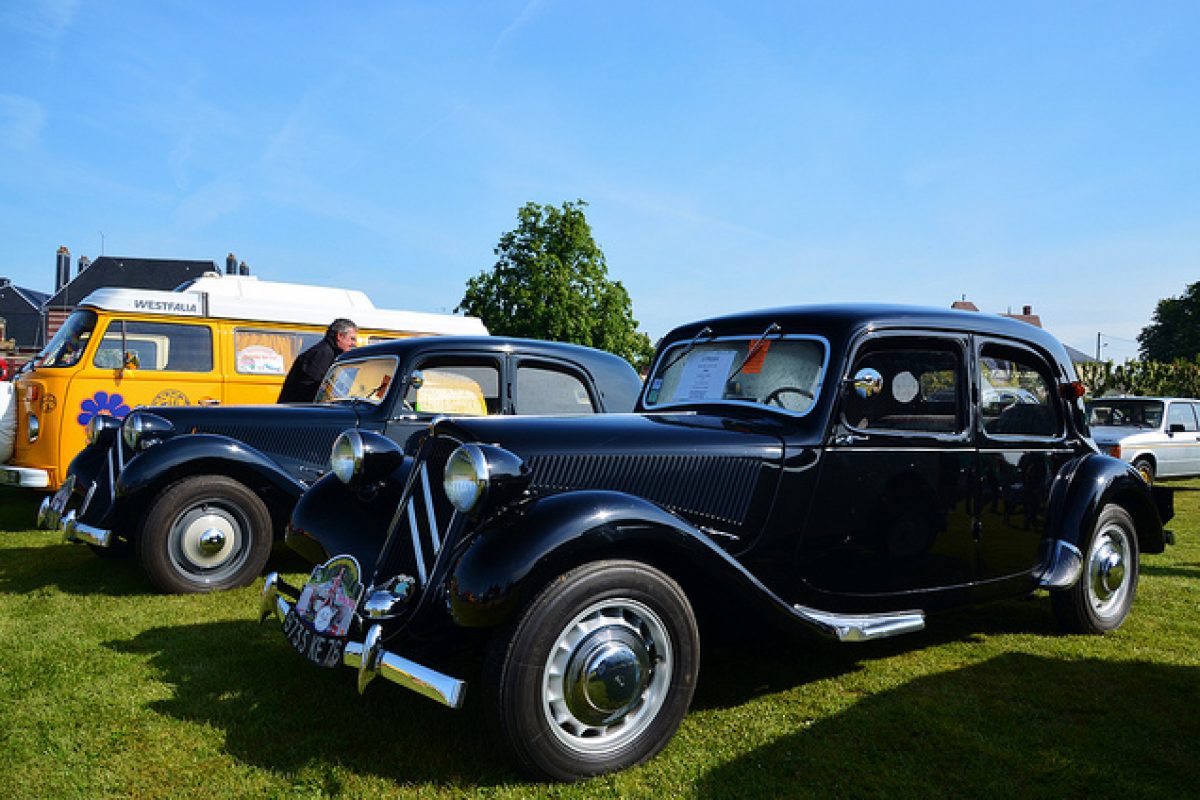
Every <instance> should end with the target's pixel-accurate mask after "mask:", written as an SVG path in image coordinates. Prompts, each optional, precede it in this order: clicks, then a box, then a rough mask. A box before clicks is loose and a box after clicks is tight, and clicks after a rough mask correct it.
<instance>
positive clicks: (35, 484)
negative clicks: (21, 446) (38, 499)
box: [0, 465, 50, 489]
mask: <svg viewBox="0 0 1200 800" xmlns="http://www.w3.org/2000/svg"><path fill="white" fill-rule="evenodd" d="M0 484H3V485H5V486H21V487H24V488H26V489H46V488H49V486H50V471H49V470H44V469H35V468H33V467H10V466H8V465H5V466H2V467H0Z"/></svg>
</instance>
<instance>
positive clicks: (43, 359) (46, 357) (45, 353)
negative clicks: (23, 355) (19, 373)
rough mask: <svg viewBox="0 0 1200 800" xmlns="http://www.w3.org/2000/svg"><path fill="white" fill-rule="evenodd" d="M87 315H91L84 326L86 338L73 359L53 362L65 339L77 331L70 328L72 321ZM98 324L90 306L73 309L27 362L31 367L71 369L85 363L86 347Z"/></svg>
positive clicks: (97, 317)
mask: <svg viewBox="0 0 1200 800" xmlns="http://www.w3.org/2000/svg"><path fill="white" fill-rule="evenodd" d="M89 316H90V317H91V325H90V326H89V327H87V328H86V332H87V340H86V341H84V343H83V346H82V347H80V348H79V349H78V350H76V351H75V353H76V357H75V360H74V361H72V362H71V363H70V364H58V363H53V362H56V361H58V358H59V356H60V355H61V354H62V352H63V350H64V348H65V346H66V344H67V341H68V340H69V339H70V338H71V337H72V336H74V335H75V334H76V333H77V331H73V330H72V323H73V322H74V321H76V320H79V319H83V318H86V317H89ZM99 324H100V315H99V314H97V313H96V311H95V310H93V309H91V308H77V309H75V310H74V311H72V312H71V314H70V315H69V316H68V317H67V318H66V320H64V321H63V324H62V325H61V326H59V329H58V330H57V331H55V332H54V336H53V337H51V339H50V341H48V342H46V346H45V347H43V348H42V349H41V350H39V351H38V354H37V355H36V356H34V357H33V358H32V359H30V362H29V363H30V364H32V365H33V369H72V368H74V367H79V366H82V365H83V364H84V363H86V359H85V358H84V355H85V354H86V353H87V351H88V348H89V347H91V344H92V340H93V339H95V338H96V337H95V333H96V327H97V326H98V325H99Z"/></svg>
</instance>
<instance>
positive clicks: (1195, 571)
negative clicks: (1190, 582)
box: [1141, 561, 1200, 578]
mask: <svg viewBox="0 0 1200 800" xmlns="http://www.w3.org/2000/svg"><path fill="white" fill-rule="evenodd" d="M1141 573H1142V574H1143V575H1157V576H1163V577H1169V578H1200V564H1174V565H1172V566H1169V567H1156V566H1146V562H1144V561H1143V562H1142V566H1141Z"/></svg>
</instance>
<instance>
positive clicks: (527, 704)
mask: <svg viewBox="0 0 1200 800" xmlns="http://www.w3.org/2000/svg"><path fill="white" fill-rule="evenodd" d="M699 658H700V635H699V631H698V630H697V627H696V619H695V616H694V615H693V613H692V608H691V605H690V604H689V603H688V600H687V597H686V596H685V595H684V593H683V590H682V589H680V588H679V586H678V585H677V584H676V583H675V582H674V581H673V580H671V579H670V578H669V577H667V576H666V575H664V574H663V573H661V572H659V571H658V570H656V569H654V568H652V567H649V566H647V565H645V564H641V563H638V562H634V561H598V562H594V563H591V564H585V565H584V566H582V567H578V568H576V569H574V570H572V571H570V572H568V573H566V574H565V575H561V576H559V577H558V578H556V579H555V580H554V581H552V582H551V583H550V584H549V585H548V586H547V587H546V588H544V589H543V590H542V591H541V592H540V593H539V594H538V595H537V596H536V597H535V598H534V599H533V600H532V601H531V602H530V603H529V605H528V606H527V607H526V608H525V609H524V611H522V612H521V613H520V614H519V615H518V616H517V618H516V620H515V622H514V623H513V624H512V625H511V626H510V627H508V628H507V629H505V630H501V631H499V632H497V635H496V636H495V637H494V638H493V640H492V646H491V649H490V651H489V658H488V666H487V668H486V669H485V685H487V689H488V694H489V702H490V706H491V713H492V715H493V722H494V723H495V725H496V727H497V729H498V731H499V733H500V738H501V739H502V740H504V741H505V742H506V743H507V745H508V746H509V748H510V749H511V750H512V752H513V754H514V755H515V756H516V759H517V761H518V762H519V763H520V764H521V765H522V767H524V768H525V770H526V771H528V772H531V773H533V774H536V775H538V776H542V777H549V778H552V779H555V780H568V781H569V780H577V779H579V778H584V777H588V776H590V775H599V774H602V773H606V772H613V771H615V770H619V769H624V768H625V767H628V766H632V765H633V764H638V763H641V762H642V761H645V760H646V759H648V758H650V757H651V756H653V755H655V754H656V753H657V752H658V751H659V750H661V749H662V748H663V747H664V746H665V745H666V744H667V742H668V741H670V739H671V737H672V736H673V735H674V734H675V731H676V729H677V728H678V727H679V723H680V721H682V719H683V716H684V714H685V713H686V712H687V707H688V704H689V703H690V702H691V700H692V693H693V691H694V690H695V686H696V675H697V673H698V671H699Z"/></svg>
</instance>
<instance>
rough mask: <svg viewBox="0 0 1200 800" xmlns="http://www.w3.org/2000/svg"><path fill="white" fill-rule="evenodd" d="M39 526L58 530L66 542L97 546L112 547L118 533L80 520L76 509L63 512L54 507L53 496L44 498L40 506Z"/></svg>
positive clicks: (44, 528)
mask: <svg viewBox="0 0 1200 800" xmlns="http://www.w3.org/2000/svg"><path fill="white" fill-rule="evenodd" d="M37 526H38V528H41V529H42V530H48V531H58V532H59V533H60V534H62V538H63V541H64V542H82V543H85V544H91V545H95V546H96V547H112V545H113V541H114V540H115V539H116V534H114V533H113V532H112V531H110V530H105V529H104V528H97V527H95V526H92V525H88V524H87V523H84V522H80V521H79V519H78V518H77V517H76V515H75V511H74V509H72V510H70V511H68V512H67V513H66V514H63V513H61V512H59V511H57V510H55V508H54V504H53V501H52V499H51V498H49V497H47V498H46V499H44V500H42V504H41V505H40V506H38V515H37Z"/></svg>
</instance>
